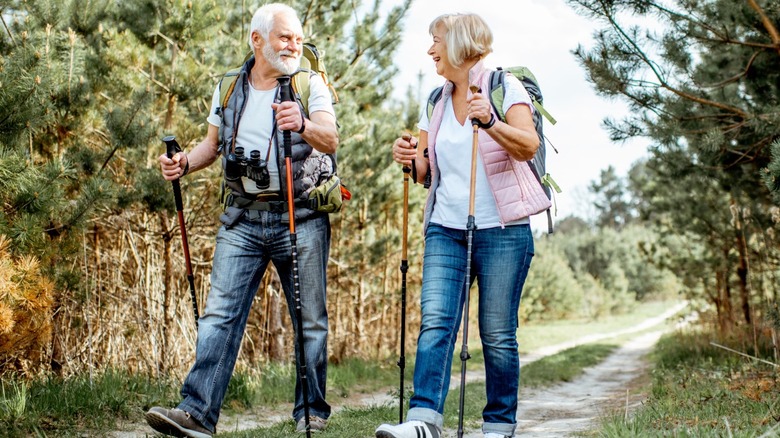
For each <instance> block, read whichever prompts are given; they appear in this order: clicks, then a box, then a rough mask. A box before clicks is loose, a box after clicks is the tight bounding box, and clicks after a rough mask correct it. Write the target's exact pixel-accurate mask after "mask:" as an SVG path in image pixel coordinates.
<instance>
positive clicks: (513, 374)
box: [407, 224, 534, 435]
mask: <svg viewBox="0 0 780 438" xmlns="http://www.w3.org/2000/svg"><path fill="white" fill-rule="evenodd" d="M466 254H467V232H466V231H465V230H455V229H451V228H445V227H442V226H440V225H437V224H430V225H429V227H428V231H427V233H426V235H425V256H424V260H423V284H422V324H421V327H420V336H419V338H418V341H417V358H416V363H415V369H414V395H413V396H412V398H411V400H410V402H409V407H410V409H409V412H408V414H407V420H421V421H425V422H428V423H432V424H436V425H437V426H439V427H442V425H443V416H442V414H443V412H444V400H445V399H446V398H447V391H448V388H449V384H450V370H451V367H452V357H453V350H454V348H455V344H456V339H457V337H458V330H459V328H460V323H461V317H462V314H463V303H464V299H465V295H464V293H463V292H464V285H465V276H466ZM533 255H534V244H533V234H532V233H531V229H530V226H529V225H513V226H508V227H505V228H500V227H497V228H488V229H484V230H480V229H477V230H476V231H475V232H474V235H473V238H472V256H471V279H470V282H469V284H471V282H473V281H474V279H475V278H476V280H477V286H478V288H479V333H480V338H481V341H482V349H483V353H484V357H485V373H486V381H485V385H486V390H487V405H486V406H485V408H484V410H483V411H482V419H483V426H482V430H483V432H485V433H488V432H494V433H499V434H503V435H512V434H514V430H515V426H516V423H517V420H516V413H517V392H518V385H519V380H520V361H519V358H518V351H517V348H518V345H517V327H518V320H517V311H518V308H519V306H520V295H521V293H522V290H523V283H524V282H525V278H526V275H527V274H528V268H529V267H530V265H531V259H532V258H533Z"/></svg>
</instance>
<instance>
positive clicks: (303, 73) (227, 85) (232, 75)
mask: <svg viewBox="0 0 780 438" xmlns="http://www.w3.org/2000/svg"><path fill="white" fill-rule="evenodd" d="M251 56H252V53H249V54H248V55H247V56H246V58H244V61H246V60H247V59H249V58H250V57H251ZM240 71H241V67H238V68H234V69H233V70H230V71H228V72H227V73H225V75H224V76H223V77H222V80H221V81H220V82H219V104H220V106H221V107H222V108H224V107H225V106H226V105H227V103H228V99H230V95H231V94H233V89H234V88H235V86H236V79H238V74H239V72H240ZM315 74H318V75H320V77H321V78H322V80H323V82H325V85H326V86H327V87H328V90H330V94H331V96H332V98H333V103H334V104H336V103H338V102H339V96H338V94H336V89H335V88H333V84H331V83H330V81H329V80H328V72H327V70H326V69H325V63H324V62H323V61H322V56H321V55H320V52H319V50H317V47H316V46H315V45H314V44H312V43H304V44H303V56H302V57H301V66H300V68H299V69H298V71H297V72H296V73H295V74H293V76H292V80H291V82H292V87H293V93H295V99H296V100H297V101H299V102H301V104H302V105H303V111H304V112H305V113H306V114H307V115H308V114H309V94H310V93H311V89H310V88H309V81H310V80H311V76H312V75H315Z"/></svg>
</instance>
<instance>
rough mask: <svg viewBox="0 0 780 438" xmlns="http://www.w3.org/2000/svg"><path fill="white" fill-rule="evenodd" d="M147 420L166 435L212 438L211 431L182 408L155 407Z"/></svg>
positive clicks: (148, 414)
mask: <svg viewBox="0 0 780 438" xmlns="http://www.w3.org/2000/svg"><path fill="white" fill-rule="evenodd" d="M145 416H146V422H147V423H149V426H152V429H154V430H156V431H157V432H160V433H162V434H164V435H170V436H176V437H180V438H211V435H212V433H211V431H209V430H208V429H206V428H205V427H203V426H202V425H201V424H200V423H199V422H198V420H196V419H194V418H192V416H191V415H190V414H189V413H188V412H185V411H182V410H181V409H164V408H160V407H157V406H155V407H153V408H152V409H149V412H147V413H146V415H145Z"/></svg>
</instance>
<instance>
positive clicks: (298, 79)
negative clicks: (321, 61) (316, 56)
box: [291, 68, 316, 116]
mask: <svg viewBox="0 0 780 438" xmlns="http://www.w3.org/2000/svg"><path fill="white" fill-rule="evenodd" d="M314 74H316V73H315V72H314V71H312V70H309V69H303V68H302V69H300V70H298V71H297V72H295V74H294V75H293V76H292V81H291V82H292V87H293V93H295V97H296V98H297V99H298V101H299V102H301V105H303V112H304V113H305V114H306V115H307V116H308V115H309V96H311V83H310V81H311V76H312V75H314Z"/></svg>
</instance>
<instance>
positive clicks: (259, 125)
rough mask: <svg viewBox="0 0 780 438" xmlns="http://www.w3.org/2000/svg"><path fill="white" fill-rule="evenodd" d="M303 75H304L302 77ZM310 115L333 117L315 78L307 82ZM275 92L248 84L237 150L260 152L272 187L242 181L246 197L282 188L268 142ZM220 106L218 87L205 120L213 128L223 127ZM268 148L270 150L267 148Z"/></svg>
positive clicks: (320, 83) (322, 84)
mask: <svg viewBox="0 0 780 438" xmlns="http://www.w3.org/2000/svg"><path fill="white" fill-rule="evenodd" d="M301 74H306V73H301ZM309 84H310V85H309V86H310V90H311V91H310V96H309V114H314V113H315V112H317V111H325V112H327V113H328V114H331V115H333V116H334V117H335V115H336V114H335V112H334V111H333V102H332V101H331V96H330V91H328V88H327V87H326V86H325V82H324V81H323V80H322V78H321V77H320V76H318V75H312V76H311V77H310V80H309ZM277 90H278V88H274V89H271V90H256V89H255V88H254V87H252V85H251V84H249V95H248V96H247V102H246V108H245V109H244V113H243V115H242V116H241V121H240V122H239V125H238V136H237V137H236V146H237V147H238V146H241V147H243V148H244V156H246V157H249V154H250V153H251V152H252V151H254V150H257V151H260V158H262V159H264V160H266V162H267V163H268V173H269V175H270V177H271V184H270V185H269V187H268V188H267V189H264V190H260V189H258V188H257V185H256V184H255V182H254V181H252V180H251V179H249V178H247V177H242V178H241V181H242V183H243V184H244V190H245V191H246V192H247V193H260V192H261V191H262V192H278V191H279V190H280V188H281V185H280V183H279V165H278V161H277V158H276V155H277V151H276V149H277V148H276V147H274V145H273V144H272V143H269V142H271V139H272V134H273V133H272V130H273V129H274V111H273V108H271V104H272V103H274V98H275V97H276V93H277ZM219 106H220V102H219V85H217V88H216V89H215V90H214V95H213V96H212V98H211V111H210V112H209V116H208V118H207V119H206V120H207V121H208V122H209V123H210V124H212V125H214V126H217V127H218V126H220V125H221V124H222V117H220V116H219V114H217V108H218V107H219ZM269 144H270V148H269Z"/></svg>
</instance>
